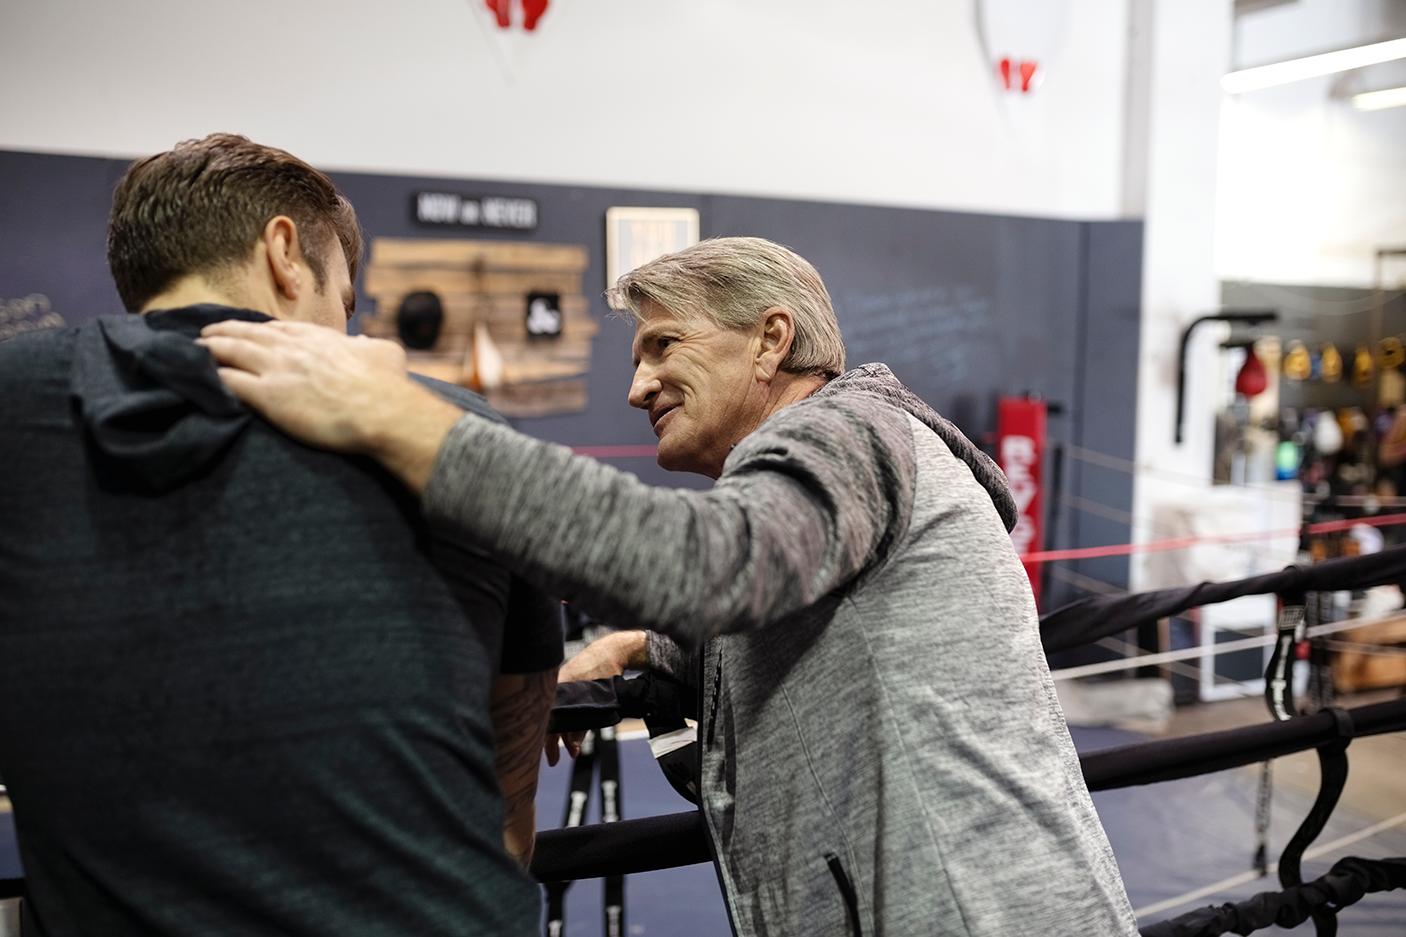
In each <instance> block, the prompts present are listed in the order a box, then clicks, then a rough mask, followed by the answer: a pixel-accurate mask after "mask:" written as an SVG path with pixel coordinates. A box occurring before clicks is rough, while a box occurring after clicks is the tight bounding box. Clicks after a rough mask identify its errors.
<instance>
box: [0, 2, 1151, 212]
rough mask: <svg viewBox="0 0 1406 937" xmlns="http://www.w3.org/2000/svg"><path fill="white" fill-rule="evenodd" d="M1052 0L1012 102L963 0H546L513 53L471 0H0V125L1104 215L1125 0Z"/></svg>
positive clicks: (412, 168)
mask: <svg viewBox="0 0 1406 937" xmlns="http://www.w3.org/2000/svg"><path fill="white" fill-rule="evenodd" d="M1006 2H1016V3H1019V2H1034V3H1050V2H1055V0H1006ZM1063 2H1065V3H1066V5H1067V7H1068V10H1069V15H1068V20H1067V24H1068V25H1067V34H1066V36H1065V39H1064V42H1063V45H1062V48H1060V50H1059V53H1058V57H1057V58H1056V59H1055V61H1054V62H1053V65H1052V68H1051V70H1050V72H1049V78H1048V80H1047V81H1046V82H1045V84H1044V85H1043V86H1042V87H1041V88H1040V89H1039V90H1038V92H1037V93H1036V95H1035V96H1034V98H1033V99H1032V100H1029V101H1023V102H1019V106H1016V107H1009V106H1008V103H1007V102H1006V101H1005V100H1003V97H1002V93H1000V92H998V91H997V90H996V88H995V82H994V81H993V78H992V74H993V73H992V69H991V68H990V67H989V65H988V62H987V61H986V56H985V55H984V53H983V52H982V49H981V45H980V42H979V39H978V32H977V29H976V8H975V0H864V2H862V3H861V2H855V0H552V4H551V7H550V9H549V10H548V12H547V15H546V17H545V18H544V19H543V21H542V23H541V25H540V26H539V28H538V30H537V32H536V33H535V34H533V35H531V36H523V35H522V34H521V33H520V32H518V33H516V34H515V35H514V37H513V43H515V44H516V46H517V48H516V50H512V49H509V50H508V51H509V52H510V53H512V54H515V55H517V56H518V58H517V60H516V63H515V67H513V68H505V67H504V64H503V59H505V58H508V57H510V56H504V57H502V58H500V56H499V55H498V54H497V52H495V48H496V46H497V45H498V44H499V39H500V38H501V37H500V35H499V34H496V33H495V32H494V28H492V27H489V26H487V25H486V17H487V13H486V11H485V10H484V4H483V2H482V0H396V2H386V0H374V2H373V0H240V2H237V3H235V2H230V0H123V2H116V0H4V2H3V3H0V148H5V149H19V150H35V151H48V152H71V153H83V154H99V155H118V156H131V155H139V154H144V153H149V152H155V151H158V150H161V149H166V148H168V147H169V146H170V145H171V144H172V143H174V142H175V141H177V140H180V139H183V138H188V137H192V136H199V135H203V134H205V133H207V132H210V131H214V130H233V131H237V132H242V133H245V134H248V135H249V136H251V137H253V138H255V139H257V140H259V141H261V142H267V143H272V144H275V145H279V146H282V147H285V148H287V149H289V150H291V151H293V152H295V153H297V154H298V155H300V156H303V157H304V158H306V159H308V160H310V161H311V162H313V163H315V164H317V165H320V166H323V167H326V168H331V169H350V170H365V171H383V172H391V173H407V174H427V175H436V176H450V177H476V178H495V179H519V180H530V181H537V182H565V183H584V184H598V185H621V186H630V187H646V188H663V189H682V190H688V191H711V192H725V193H737V194H753V195H770V196H786V197H798V198H814V199H823V200H838V201H858V202H871V203H876V204H891V205H908V206H915V207H935V208H948V209H960V210H971V211H981V212H997V213H1013V214H1023V215H1038V216H1055V217H1074V218H1089V219H1099V218H1111V217H1117V216H1119V215H1120V213H1121V212H1122V207H1121V206H1122V191H1121V185H1122V159H1123V135H1122V127H1123V113H1124V70H1125V67H1126V55H1125V37H1126V25H1127V13H1126V5H1127V0H1063ZM509 45H511V43H510V44H509ZM498 51H499V52H501V51H502V50H498Z"/></svg>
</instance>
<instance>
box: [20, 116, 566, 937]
mask: <svg viewBox="0 0 1406 937" xmlns="http://www.w3.org/2000/svg"><path fill="white" fill-rule="evenodd" d="M108 251H109V262H110V265H111V268H112V273H113V276H114V278H115V279H116V281H117V286H118V291H119V293H120V294H121V296H122V300H123V303H124V305H126V306H127V308H128V309H129V310H130V311H131V312H134V313H138V312H139V313H142V314H141V315H129V316H105V317H100V318H97V319H94V320H92V321H90V322H87V323H85V324H84V325H83V326H81V327H79V328H76V329H53V330H47V331H43V332H34V333H29V334H27V335H24V336H21V337H19V338H16V339H14V340H11V341H8V342H5V343H3V344H0V395H3V398H4V400H5V406H4V408H2V409H0V774H3V776H4V777H5V779H6V783H7V785H8V787H9V793H10V796H11V798H12V800H13V803H14V810H15V819H16V827H17V832H18V836H19V840H20V849H21V857H22V860H23V863H24V867H25V874H26V890H27V896H26V897H27V900H26V902H25V911H24V925H25V928H26V933H28V934H39V935H53V937H58V935H71V934H102V935H122V934H132V935H136V934H143V935H146V934H161V935H176V934H181V935H196V934H199V935H205V934H236V933H237V934H261V933H266V934H297V935H323V934H325V935H339V937H340V935H368V937H369V935H390V934H396V935H399V934H416V935H438V934H443V935H450V934H453V935H463V934H482V935H495V937H496V935H527V934H532V933H535V932H536V930H537V927H538V919H539V913H540V900H539V895H538V889H537V886H536V885H535V884H534V883H533V882H532V880H531V879H530V878H529V877H528V876H527V874H526V873H525V872H524V870H523V868H522V865H523V864H525V863H526V861H527V859H528V857H529V856H530V853H531V847H532V840H533V835H534V831H533V795H534V792H535V787H536V779H537V765H538V762H539V757H540V756H539V751H540V747H541V741H542V733H543V731H544V727H545V722H546V716H547V713H548V710H549V707H550V705H551V701H552V698H553V688H554V686H555V676H556V667H557V665H558V664H559V663H560V661H561V632H560V624H559V618H558V612H557V608H556V605H555V603H553V602H551V601H549V600H547V599H545V597H543V596H542V595H541V594H540V593H537V592H535V591H534V590H532V589H531V588H530V587H527V586H526V585H525V584H524V583H523V582H522V581H521V580H518V579H516V578H515V577H512V576H511V575H510V574H509V573H508V572H507V571H506V570H505V569H503V568H502V567H501V566H499V565H498V564H497V563H495V562H493V561H492V558H491V557H489V556H488V555H487V554H486V553H484V552H483V551H480V550H475V549H474V548H473V547H471V546H466V545H462V544H456V543H453V542H450V541H449V540H446V539H443V538H441V537H440V536H438V535H437V534H435V532H433V531H431V530H430V528H429V527H428V525H427V524H426V523H425V521H424V520H423V519H422V518H421V516H420V513H419V510H418V506H417V504H416V502H415V500H414V499H413V498H411V497H409V496H408V495H407V494H406V493H405V492H404V491H403V489H402V488H401V487H400V486H399V485H398V484H397V483H396V482H395V481H394V479H393V478H392V477H391V476H390V475H389V474H387V473H386V472H384V471H383V470H381V469H380V468H379V467H378V466H376V465H375V464H374V463H373V462H371V461H370V460H366V459H356V458H346V457H342V456H335V455H329V454H326V453H322V452H316V451H313V450H311V449H307V448H305V447H304V446H302V445H300V444H298V443H296V442H294V441H292V440H291V439H289V438H288V437H286V436H284V435H283V434H282V433H280V432H279V431H277V430H275V429H273V428H272V427H271V426H269V425H268V424H266V423H265V422H264V421H263V420H261V419H259V418H258V417H257V416H255V415H253V414H252V413H250V412H249V411H248V410H247V409H245V408H244V407H243V406H242V405H240V404H239V403H238V402H237V401H236V400H235V399H234V398H233V397H232V396H231V395H230V394H228V392H227V391H225V389H224V388H223V386H222V385H221V384H220V382H219V379H218V377H217V376H216V373H215V370H214V366H213V364H212V363H211V361H210V359H209V356H208V354H207V353H206V351H205V350H204V349H203V348H201V347H200V346H198V345H197V344H195V342H194V341H193V339H194V338H195V336H196V335H198V333H199V331H200V329H201V328H202V327H203V326H205V325H207V324H209V323H211V322H217V321H222V320H226V319H239V320H244V321H266V320H269V319H271V318H272V319H281V320H286V321H297V322H305V323H312V324H315V325H319V326H325V327H327V328H329V329H333V330H337V331H343V332H344V331H345V328H346V323H347V321H348V320H349V319H350V317H351V314H352V311H353V308H354V304H355V293H354V292H353V288H352V284H353V281H354V279H355V275H356V272H357V266H358V264H359V260H360V252H361V234H360V231H359V228H358V226H357V223H356V217H355V214H354V212H353V210H352V207H351V205H350V203H348V202H347V201H346V199H345V198H343V197H342V196H341V195H340V194H339V193H338V192H337V191H336V188H335V187H334V186H333V184H332V183H331V181H330V180H328V179H327V177H326V176H324V175H323V174H322V173H320V172H318V171H317V170H315V169H313V168H312V167H310V166H308V165H307V164H306V163H303V162H302V161H301V160H298V159H296V158H295V157H293V156H291V155H290V154H288V153H285V152H283V151H281V150H276V149H273V148H270V147H264V146H260V145H258V144H254V143H251V142H250V141H248V140H246V139H244V138H242V137H236V136H231V135H223V134H220V135H214V136H211V137H207V138H205V139H203V140H198V141H187V142H186V143H183V144H180V145H179V146H177V147H176V148H175V149H173V150H172V151H170V152H167V153H161V154H158V155H156V156H153V157H149V158H147V159H143V160H139V161H137V162H136V163H134V164H133V165H132V167H131V168H130V169H129V171H128V173H127V174H126V176H125V177H124V178H123V180H122V181H121V182H120V183H119V184H118V187H117V190H116V193H115V196H114V204H113V212H112V219H111V223H110V228H109V244H108ZM432 389H434V390H435V391H436V392H437V393H439V394H441V395H443V396H444V397H446V398H447V399H450V400H453V401H454V403H455V404H456V405H458V406H463V407H467V408H470V409H472V410H474V411H475V412H478V413H481V414H483V415H484V416H485V417H487V418H489V419H497V417H496V415H495V414H492V412H491V411H490V410H489V409H488V408H487V406H486V405H485V404H484V403H483V402H482V401H481V400H480V399H479V398H477V397H475V396H474V395H472V394H470V393H468V392H467V391H463V390H462V389H459V388H454V387H450V386H449V385H442V384H439V383H438V382H434V383H433V388H432ZM505 619H506V621H507V623H508V627H507V629H506V634H505V627H504V622H505ZM505 794H506V798H507V808H506V810H505V801H504V795H505ZM505 842H506V848H505Z"/></svg>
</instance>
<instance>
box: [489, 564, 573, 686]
mask: <svg viewBox="0 0 1406 937" xmlns="http://www.w3.org/2000/svg"><path fill="white" fill-rule="evenodd" d="M562 656H563V653H562V626H561V603H560V602H558V601H557V600H555V599H553V598H551V597H549V596H547V595H544V594H543V593H542V592H541V591H540V590H538V589H537V588H536V587H535V586H532V585H529V584H528V583H527V582H525V581H524V580H522V579H519V578H518V577H516V576H514V577H513V578H512V583H511V584H510V585H509V587H508V619H507V621H506V622H504V623H503V655H502V666H501V668H500V670H501V672H502V673H536V672H537V671H539V670H553V669H555V668H557V667H560V666H561V662H562Z"/></svg>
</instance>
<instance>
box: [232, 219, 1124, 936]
mask: <svg viewBox="0 0 1406 937" xmlns="http://www.w3.org/2000/svg"><path fill="white" fill-rule="evenodd" d="M612 292H613V299H614V301H615V302H616V304H617V305H619V306H621V307H623V308H624V309H626V310H628V312H629V313H630V314H631V315H633V317H634V319H635V339H634V346H633V353H634V360H635V365H636V373H635V379H634V383H633V385H632V386H631V388H630V403H631V404H632V405H634V406H636V407H639V408H640V409H643V410H645V411H647V412H648V414H649V419H650V422H651V424H652V425H653V427H654V431H655V434H656V435H657V436H658V437H659V463H660V464H661V465H662V466H664V467H665V468H669V469H673V470H678V471H691V472H697V473H700V474H703V475H707V476H709V477H712V478H715V479H717V484H716V485H715V486H714V487H713V488H712V489H711V490H709V491H702V492H699V491H682V490H672V489H664V488H654V487H650V486H646V485H644V484H642V483H641V482H639V480H638V479H636V478H635V477H634V476H632V475H629V474H626V473H624V472H620V471H617V470H615V469H613V468H610V467H608V466H605V465H602V464H600V463H597V462H594V461H592V460H590V459H585V458H581V457H576V456H572V455H571V454H570V452H569V451H568V450H566V449H564V448H562V447H560V446H554V445H551V444H548V443H543V442H539V441H536V440H532V439H529V438H527V437H525V436H522V435H520V434H518V433H515V432H513V431H512V430H509V429H507V428H505V427H502V426H498V425H495V424H492V423H490V422H487V421H485V420H481V419H478V418H477V417H475V416H473V415H471V414H464V413H461V412H460V411H458V410H457V409H456V408H454V407H452V406H451V405H448V404H446V403H444V402H443V401H442V400H440V399H439V398H436V397H434V396H433V395H430V394H427V393H425V392H423V391H422V390H421V389H420V387H419V386H418V385H416V384H414V383H413V382H411V381H410V380H408V379H407V378H406V376H405V373H404V359H403V357H402V356H400V355H399V353H398V351H397V349H395V348H394V347H393V346H388V345H386V344H385V343H380V342H372V341H369V340H364V339H363V340H351V339H346V338H344V337H341V336H337V335H335V334H333V333H331V332H330V331H327V330H317V329H312V328H300V327H298V326H297V325H296V324H294V323H270V324H267V325H253V324H247V323H239V322H228V323H221V324H218V325H215V326H212V327H210V328H209V329H207V330H206V333H205V335H206V338H205V341H206V343H207V344H208V345H209V347H210V348H211V350H212V351H213V353H214V354H215V356H216V357H217V358H218V359H219V360H220V361H222V362H223V363H224V365H225V367H224V368H223V369H222V371H221V373H222V375H223V376H224V377H225V379H226V381H227V382H228V383H229V385H230V386H231V387H232V388H233V389H234V390H235V392H236V393H238V394H239V395H240V396H241V397H242V398H244V399H245V400H246V401H247V402H249V403H250V404H251V405H253V406H254V407H255V408H256V409H258V410H259V411H260V412H262V413H264V414H265V415H266V416H267V417H268V418H269V419H271V420H273V421H274V422H276V423H278V424H280V425H282V426H283V427H284V428H285V429H287V430H288V431H290V432H292V433H293V434H295V435H297V436H299V437H301V438H303V439H305V440H306V441H308V442H311V443H313V444H316V445H322V446H326V447H330V448H336V449H339V450H342V451H347V452H360V453H366V454H369V455H372V456H375V457H376V458H378V459H380V460H381V461H382V462H383V463H384V464H385V465H386V466H387V467H388V468H390V469H391V470H392V471H393V472H395V473H396V474H397V475H398V476H399V477H400V478H401V479H402V481H404V482H405V484H406V485H407V486H408V487H409V488H411V490H413V491H415V492H417V493H419V494H420V495H421V498H422V506H423V509H424V511H425V512H426V513H427V514H428V515H431V516H433V517H435V518H437V519H438V520H440V521H442V522H444V523H447V524H451V525H453V526H455V527H457V528H459V529H460V530H461V531H462V532H463V533H464V534H465V535H467V536H468V537H470V538H471V539H472V540H474V541H475V542H477V543H479V544H482V545H483V546H485V547H486V548H488V549H490V550H492V551H493V552H494V555H495V556H498V557H500V558H501V559H502V560H503V561H504V562H505V563H507V564H508V565H509V566H510V567H513V568H515V569H516V570H517V571H518V572H520V573H521V574H523V575H524V576H526V577H528V578H529V579H535V580H536V581H537V582H538V583H540V584H541V585H542V586H544V587H546V588H547V589H548V590H549V591H552V592H554V593H555V594H560V595H563V596H566V597H568V598H569V599H571V600H573V601H576V602H578V603H580V604H581V605H582V606H583V607H585V608H587V609H589V610H591V611H592V612H593V613H595V614H596V615H597V616H598V617H600V618H602V619H604V620H607V621H613V622H616V623H617V624H622V625H626V626H628V627H631V628H637V629H640V630H637V631H626V632H621V633H619V634H616V635H612V636H610V637H609V638H607V639H604V640H603V641H601V642H597V643H596V644H594V645H592V646H591V647H590V648H588V649H587V650H586V651H585V652H583V654H582V656H580V657H578V658H577V659H576V660H573V661H572V662H570V663H568V664H567V666H566V667H565V668H564V670H563V674H564V676H568V677H574V678H580V677H594V676H601V675H604V674H609V673H618V672H620V671H621V670H622V669H623V668H625V667H640V666H648V667H653V668H658V669H660V670H664V671H668V672H670V673H672V674H674V675H676V676H679V677H681V678H683V679H686V680H689V681H693V682H701V686H702V691H703V706H702V709H701V710H700V714H701V722H700V725H699V733H700V740H699V749H700V755H699V758H700V764H699V785H700V795H701V797H700V799H701V808H702V811H703V816H704V819H705V827H706V829H707V832H708V835H709V837H710V839H711V842H712V845H713V848H714V852H715V855H716V856H717V859H718V863H719V869H720V874H721V879H722V883H723V887H724V891H725V894H726V898H727V903H728V908H729V912H730V914H731V917H732V922H733V926H734V928H735V930H736V931H737V933H739V934H743V935H767V934H796V935H806V937H810V935H829V934H834V935H840V934H895V935H907V934H920V933H923V934H964V935H991V937H996V935H1009V934H1014V933H1029V932H1033V931H1037V930H1038V931H1039V932H1040V933H1044V934H1058V935H1070V937H1073V935H1080V937H1083V935H1088V934H1100V935H1104V934H1128V935H1130V934H1134V933H1136V924H1135V922H1134V919H1133V916H1132V912H1131V909H1130V907H1129V905H1128V901H1127V898H1126V895H1125V894H1124V891H1123V887H1122V883H1121V880H1120V878H1119V875H1118V870H1117V866H1116V863H1115V861H1114V858H1113V855H1112V852H1111V851H1110V849H1109V846H1108V843H1107V840H1106V838H1105V837H1104V834H1103V830H1102V828H1101V827H1100V825H1099V821H1098V817H1097V816H1096V814H1095V813H1094V809H1093V805H1092V803H1091V801H1090V799H1089V795H1088V792H1087V790H1086V788H1085V786H1084V783H1083V779H1082V776H1081V774H1080V770H1079V764H1078V760H1077V758H1076V756H1075V752H1074V748H1073V745H1072V744H1071V742H1070V738H1069V733H1068V730H1067V729H1066V728H1065V724H1064V719H1063V716H1062V714H1061V712H1060V709H1059V704H1058V702H1057V700H1056V698H1055V693H1054V687H1053V684H1052V682H1051V680H1050V675H1049V671H1048V669H1047V667H1046V664H1045V661H1044V656H1043V652H1042V651H1041V647H1040V640H1039V633H1038V623H1037V618H1036V613H1035V606H1034V602H1033V600H1032V598H1031V594H1030V590H1029V587H1028V585H1027V583H1026V581H1025V575H1024V572H1023V570H1022V568H1021V566H1020V563H1019V560H1018V559H1017V557H1016V554H1015V551H1014V550H1013V548H1012V546H1011V543H1010V540H1009V537H1008V536H1007V530H1008V528H1009V526H1010V525H1011V524H1012V523H1013V522H1014V520H1015V510H1014V505H1013V503H1012V500H1011V496H1010V493H1009V491H1008V489H1007V487H1006V483H1005V479H1004V477H1003V476H1002V475H1001V473H1000V471H999V470H998V469H997V468H996V467H995V465H993V464H992V463H991V461H990V460H989V459H987V458H986V457H985V456H984V455H983V454H982V453H981V452H979V451H978V450H977V449H976V448H975V447H974V446H973V445H972V444H971V443H970V442H969V441H968V440H967V439H966V438H965V437H964V436H963V435H962V434H961V433H960V432H959V431H958V430H957V429H956V428H955V427H954V426H953V425H952V424H951V423H949V422H947V421H946V420H944V419H943V418H942V417H940V416H939V415H938V414H937V413H935V412H934V411H933V410H932V409H931V408H929V407H928V406H927V405H926V404H924V403H923V402H922V401H921V400H919V399H918V398H917V397H916V396H914V395H913V394H912V393H911V392H910V391H908V390H907V388H905V387H904V386H903V385H902V384H900V383H899V382H898V380H897V379H896V378H894V376H893V374H892V373H891V372H890V371H889V369H888V368H886V367H885V366H883V365H881V364H870V365H864V366H862V367H860V368H857V369H855V370H852V371H849V372H848V373H841V372H842V370H843V363H844V348H843V344H842V343H841V341H840V334H839V328H838V326H837V324H836V322H835V318H834V314H833V312H832V310H831V307H830V301H829V297H828V295H827V294H826V291H825V287H824V285H823V283H822V282H821V280H820V277H819V275H818V274H817V273H816V272H815V270H814V268H812V267H811V265H810V264H808V263H807V262H806V261H805V260H803V259H802V258H800V257H799V256H797V255H795V254H794V253H792V252H790V251H788V250H786V249H785V248H783V247H780V246H779V245H776V244H772V243H770V242H768V241H763V240H759V239H753V238H723V239H717V240H712V241H705V242H703V243H701V244H698V245H696V246H694V247H691V248H688V249H686V250H683V251H680V252H678V253H676V254H671V255H668V256H665V257H662V258H660V259H658V260H656V261H653V262H651V263H649V264H646V265H644V266H643V267H641V268H639V269H637V270H636V271H634V272H633V273H631V274H629V275H627V276H626V277H624V278H622V280H621V281H620V282H619V283H618V284H617V286H616V288H615V290H613V291H612ZM699 677H701V680H699Z"/></svg>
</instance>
